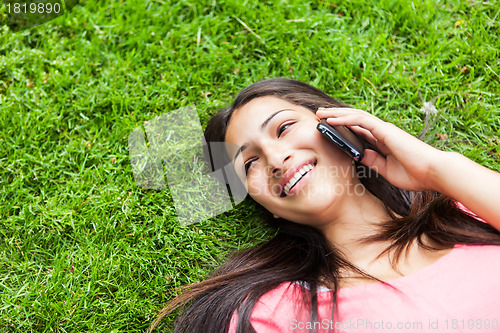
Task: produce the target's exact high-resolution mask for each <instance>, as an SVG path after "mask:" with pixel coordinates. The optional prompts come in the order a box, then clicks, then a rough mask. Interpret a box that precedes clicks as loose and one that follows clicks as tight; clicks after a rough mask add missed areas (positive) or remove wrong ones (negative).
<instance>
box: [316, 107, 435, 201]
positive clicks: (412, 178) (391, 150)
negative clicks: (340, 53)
mask: <svg viewBox="0 0 500 333" xmlns="http://www.w3.org/2000/svg"><path fill="white" fill-rule="evenodd" d="M316 115H317V116H318V117H319V118H327V122H328V123H329V124H330V125H334V126H335V125H345V126H347V127H349V128H350V129H351V130H352V131H353V132H355V133H356V134H358V135H359V136H361V137H362V138H364V139H365V140H366V141H368V142H370V143H371V144H372V145H374V146H375V147H377V149H378V150H379V151H380V152H381V153H382V154H383V155H381V154H379V153H377V152H376V151H374V150H371V149H365V152H364V157H363V160H362V161H361V163H363V164H365V165H367V166H369V167H370V168H372V169H374V170H376V171H377V172H378V173H379V174H381V175H382V176H383V177H384V178H385V179H387V180H388V181H389V182H391V183H392V184H393V185H395V186H397V187H400V188H402V189H405V190H410V191H422V190H437V186H436V184H433V179H434V175H435V173H436V171H437V169H438V168H439V167H440V165H439V161H440V160H441V159H442V158H443V157H444V154H445V152H443V151H440V150H438V149H436V148H434V147H432V146H429V145H428V144H426V143H425V142H422V141H420V140H419V139H417V138H415V137H413V136H412V135H410V134H408V133H406V132H405V131H403V130H401V129H400V128H398V127H397V126H395V125H393V124H391V123H388V122H385V121H383V120H381V119H379V118H377V117H375V116H373V115H371V114H369V113H367V112H365V111H362V110H358V109H351V108H329V109H323V108H320V109H318V112H317V113H316Z"/></svg>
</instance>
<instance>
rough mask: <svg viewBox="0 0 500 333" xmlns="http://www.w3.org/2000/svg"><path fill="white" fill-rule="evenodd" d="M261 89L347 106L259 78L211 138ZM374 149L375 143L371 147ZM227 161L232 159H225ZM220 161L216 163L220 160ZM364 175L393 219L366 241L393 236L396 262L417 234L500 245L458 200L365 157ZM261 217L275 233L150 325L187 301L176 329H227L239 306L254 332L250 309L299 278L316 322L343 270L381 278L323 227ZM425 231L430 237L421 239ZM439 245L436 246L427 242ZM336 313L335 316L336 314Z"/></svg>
mask: <svg viewBox="0 0 500 333" xmlns="http://www.w3.org/2000/svg"><path fill="white" fill-rule="evenodd" d="M262 96H276V97H278V98H281V99H283V100H286V101H288V102H290V103H293V104H296V105H301V106H304V107H306V108H308V109H310V110H311V111H312V112H315V111H316V110H317V109H318V108H319V107H347V105H346V104H344V103H342V102H340V101H337V100H335V99H333V98H332V97H330V96H328V95H327V94H325V93H324V92H322V91H321V90H318V89H316V88H314V87H312V86H310V85H308V84H305V83H303V82H300V81H295V80H290V79H284V78H276V79H268V80H263V81H259V82H257V83H254V84H252V85H250V86H248V87H246V88H245V89H243V90H242V91H241V92H240V93H239V94H238V95H237V97H236V99H235V101H234V102H233V104H232V105H231V106H230V107H228V108H226V109H223V110H222V111H220V112H219V113H217V114H216V115H214V116H213V117H212V118H211V120H210V121H209V124H208V126H207V128H206V130H205V137H206V140H207V142H214V141H215V142H222V141H224V140H225V135H226V131H227V127H228V124H229V120H230V119H231V116H232V114H233V112H234V111H235V110H237V109H238V108H240V107H242V106H243V105H245V104H246V103H248V102H249V101H251V100H253V99H254V98H257V97H262ZM371 148H372V149H373V147H371ZM220 163H221V165H225V164H226V163H227V162H226V161H220ZM214 167H215V168H217V167H218V166H214ZM356 171H357V173H358V175H362V176H359V178H360V181H361V182H362V183H363V185H364V186H365V187H366V189H367V190H369V191H370V192H371V193H372V194H374V195H375V196H376V197H377V198H379V199H380V200H381V201H382V202H383V203H384V206H385V209H386V211H387V213H388V214H389V216H390V217H391V219H392V220H390V221H387V222H386V223H384V224H383V225H382V226H381V228H380V230H379V233H378V234H376V235H375V236H370V237H369V238H366V239H364V240H365V241H389V242H390V245H389V246H388V247H387V248H386V249H385V250H384V252H383V253H382V254H381V256H382V255H383V254H384V253H387V252H388V251H390V250H394V256H393V258H392V259H393V260H392V261H391V263H392V265H393V266H394V267H396V263H397V260H398V258H399V257H400V255H401V254H402V253H403V252H404V251H405V249H406V248H408V246H409V245H410V244H411V243H412V242H413V241H414V240H417V242H418V244H419V245H420V246H422V247H423V248H425V249H428V250H440V249H447V248H452V247H453V246H454V245H455V244H498V245H500V232H499V231H498V230H496V229H495V228H493V227H491V226H490V225H489V224H487V223H483V222H481V221H479V220H478V219H476V218H475V217H474V216H473V215H472V214H469V213H466V212H465V211H464V210H463V209H461V208H459V207H458V206H457V204H456V202H455V201H453V200H452V199H451V198H449V197H447V196H444V195H442V194H440V193H437V192H433V191H423V192H412V191H406V190H402V189H400V188H398V187H396V186H394V185H392V184H391V183H389V182H388V181H387V180H385V179H384V178H383V177H382V176H380V175H378V174H377V173H375V172H374V171H373V170H370V169H369V168H368V167H366V166H365V165H363V164H361V163H356ZM262 214H263V219H264V220H265V221H267V223H268V224H269V225H270V226H271V227H272V228H275V229H277V230H278V231H277V234H276V236H275V237H274V238H272V239H271V240H269V241H266V242H264V243H262V244H260V245H257V246H255V247H252V248H250V249H247V250H244V251H242V252H239V253H236V254H234V255H233V256H231V257H230V258H229V259H228V260H227V261H226V263H225V264H224V265H223V266H222V267H220V268H219V269H217V270H216V271H215V272H213V273H212V275H211V276H210V277H209V279H207V280H206V281H203V282H200V283H196V284H193V285H190V286H187V287H185V288H184V291H183V293H181V294H180V295H179V296H177V297H176V298H174V299H173V300H172V301H171V302H170V303H169V304H167V306H166V307H165V308H164V309H163V310H162V311H161V312H160V314H159V316H158V318H157V320H156V321H155V322H154V323H152V325H151V327H150V329H151V330H152V329H154V328H155V327H157V326H158V324H159V322H160V320H161V319H162V318H163V317H165V316H166V315H168V314H169V313H171V312H172V311H174V310H176V309H177V308H179V307H182V306H185V307H186V309H185V311H184V312H183V314H182V315H181V316H180V317H178V319H177V322H176V326H175V328H174V332H175V333H178V332H189V333H191V332H207V333H212V332H226V331H227V329H228V327H229V323H230V320H231V317H232V316H233V313H235V311H237V313H238V325H237V332H238V333H247V332H255V330H254V329H253V328H252V326H251V325H250V314H251V312H252V309H253V308H254V306H255V304H256V302H257V301H258V300H259V298H260V297H261V296H263V295H264V294H265V293H266V292H268V291H270V290H272V289H274V288H276V287H277V286H279V285H280V284H282V283H285V282H294V281H300V282H301V284H299V285H300V286H302V287H301V290H302V298H301V299H302V303H303V304H300V306H302V307H303V308H305V309H308V310H309V311H310V320H311V321H312V322H314V321H318V300H317V291H316V290H317V288H318V287H319V286H325V287H328V288H329V289H330V290H331V293H332V299H333V302H332V304H331V313H332V317H333V316H334V315H335V313H336V311H337V310H338V307H337V306H336V305H337V304H336V303H337V290H338V289H339V288H338V287H339V281H340V280H341V279H342V274H343V273H345V272H346V271H350V272H353V273H355V274H357V276H359V277H361V278H370V279H374V280H377V279H376V278H374V277H372V276H370V275H368V274H366V273H365V272H363V271H361V270H359V269H358V268H357V267H355V266H354V265H352V264H351V263H350V262H349V261H348V260H347V259H346V258H345V257H344V256H343V255H342V253H341V252H340V251H338V250H337V249H336V248H335V246H334V245H333V244H331V243H330V242H328V240H327V239H326V238H325V236H324V235H323V234H322V233H321V232H320V231H319V230H317V229H315V228H313V227H310V226H306V225H301V224H297V223H293V222H290V221H287V220H284V219H274V218H273V217H272V216H271V214H270V213H269V212H267V211H266V210H264V209H263V208H262ZM423 237H426V238H427V239H428V240H429V241H430V243H426V242H424V241H423ZM431 243H432V244H436V245H435V246H430V245H429V244H431ZM304 286H307V288H305V287H304ZM331 319H333V318H331Z"/></svg>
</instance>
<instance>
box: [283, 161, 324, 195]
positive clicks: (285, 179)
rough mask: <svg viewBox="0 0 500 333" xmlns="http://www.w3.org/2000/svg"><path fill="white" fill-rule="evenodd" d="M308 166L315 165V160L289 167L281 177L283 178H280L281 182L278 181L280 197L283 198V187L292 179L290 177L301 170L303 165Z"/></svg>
mask: <svg viewBox="0 0 500 333" xmlns="http://www.w3.org/2000/svg"><path fill="white" fill-rule="evenodd" d="M308 164H313V165H314V164H316V162H315V160H307V161H305V162H302V163H300V164H297V165H295V166H293V167H290V168H289V169H288V170H287V171H286V172H285V174H284V175H283V177H281V180H280V183H279V184H280V196H284V194H285V185H286V183H288V181H289V180H290V179H292V177H293V176H294V175H295V174H296V173H297V171H299V170H300V169H302V167H303V166H304V165H308Z"/></svg>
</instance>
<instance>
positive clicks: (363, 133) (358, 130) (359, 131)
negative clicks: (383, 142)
mask: <svg viewBox="0 0 500 333" xmlns="http://www.w3.org/2000/svg"><path fill="white" fill-rule="evenodd" d="M346 127H347V128H349V129H350V130H351V131H353V132H354V134H356V135H358V136H360V137H361V138H363V139H365V140H366V141H367V142H369V143H370V144H372V145H374V146H375V145H376V143H377V139H376V138H375V137H374V136H373V134H372V133H371V132H370V131H369V130H367V129H364V128H363V127H360V126H346Z"/></svg>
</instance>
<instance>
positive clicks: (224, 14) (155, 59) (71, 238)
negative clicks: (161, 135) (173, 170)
mask: <svg viewBox="0 0 500 333" xmlns="http://www.w3.org/2000/svg"><path fill="white" fill-rule="evenodd" d="M2 12H3V14H1V15H2V18H0V22H6V16H5V15H6V14H5V10H0V13H2ZM499 28H500V2H498V1H490V2H480V1H458V0H450V1H430V0H417V1H413V2H404V1H394V0H393V1H376V0H371V1H362V0H352V1H332V2H329V1H314V2H312V3H310V4H305V1H277V0H276V1H265V2H264V1H259V2H257V1H236V0H227V1H191V2H190V1H185V0H184V1H172V2H169V1H162V0H155V1H133V0H131V1H83V2H82V3H81V5H78V6H76V7H75V8H73V10H72V11H71V12H70V13H69V14H68V15H65V16H63V17H59V18H57V19H55V20H54V21H51V22H49V23H46V24H44V25H41V26H38V27H35V28H32V29H31V30H24V31H20V32H15V33H14V32H12V31H10V30H9V28H8V27H7V26H3V27H0V30H1V31H0V32H1V34H0V332H142V331H145V329H146V328H147V326H148V325H149V323H150V322H151V321H152V320H153V319H154V318H155V315H156V312H157V311H158V310H159V309H160V308H161V307H162V306H163V305H164V304H165V303H166V302H167V301H168V300H169V299H171V297H172V296H173V295H174V292H173V289H174V288H175V287H179V286H182V285H185V284H187V283H191V282H195V281H200V280H202V279H203V278H204V277H205V276H206V275H207V274H208V272H210V271H211V270H212V269H213V268H214V267H216V266H217V263H218V262H219V260H220V259H221V258H224V256H225V255H226V254H227V253H228V252H230V251H233V250H235V249H242V248H245V247H248V246H251V245H252V244H256V243H257V242H259V241H261V240H263V239H266V238H267V237H269V236H270V234H271V232H270V231H268V230H267V229H266V228H264V227H262V226H261V222H260V221H259V218H258V216H257V215H256V214H255V210H254V209H253V208H252V206H250V205H248V204H243V206H242V207H241V208H240V209H237V210H233V211H230V212H226V213H224V214H222V215H220V216H218V217H216V218H212V219H211V220H209V221H204V222H201V223H198V224H194V225H191V226H188V227H185V228H181V227H180V226H179V225H178V221H177V218H176V215H175V209H174V208H173V203H172V198H171V196H170V193H169V192H168V190H161V191H160V190H158V191H155V190H146V189H141V188H139V187H138V186H137V185H136V184H135V183H134V178H133V174H132V169H131V166H130V160H129V156H128V147H127V144H128V143H127V138H128V135H129V134H130V133H131V132H132V131H133V130H134V129H135V128H136V127H138V126H141V124H142V122H143V121H146V120H150V119H152V118H154V117H156V116H158V115H161V114H163V113H165V112H167V111H170V110H174V109H177V108H179V107H183V106H188V105H196V106H197V110H198V113H199V116H200V119H201V121H202V123H203V124H205V123H206V121H207V120H208V118H209V116H210V115H212V114H213V113H215V112H216V111H217V110H218V109H219V108H220V107H223V106H225V105H226V104H228V103H229V102H230V101H231V99H232V97H233V96H234V95H235V94H236V92H237V91H238V90H239V89H241V88H243V87H244V86H246V85H248V84H250V83H252V82H255V81H257V80H260V79H263V78H269V77H278V76H284V77H289V78H295V79H299V80H302V81H305V82H308V83H312V84H313V85H315V86H317V87H319V88H321V89H323V90H325V91H327V92H328V93H330V94H331V95H333V96H335V97H337V98H339V99H342V100H344V101H346V102H348V103H350V104H352V105H354V106H356V107H358V108H362V109H365V110H368V111H370V112H372V113H374V114H375V115H377V116H379V117H381V118H383V119H385V120H388V121H391V122H394V123H396V124H397V125H398V126H400V127H401V128H403V129H404V130H406V131H408V132H410V133H412V134H414V135H418V134H420V132H421V131H422V129H423V125H424V122H423V119H424V118H423V114H422V113H420V111H419V110H420V108H421V106H422V101H421V100H420V98H419V94H418V92H419V91H420V92H421V94H422V96H423V98H424V99H425V100H426V101H429V100H430V99H431V98H432V97H434V96H436V95H439V94H443V93H449V94H448V95H445V96H442V97H441V98H439V99H438V101H437V102H436V107H437V109H438V110H439V113H438V115H437V116H436V118H435V121H434V123H433V127H432V128H431V129H430V131H429V133H428V135H427V136H426V138H425V141H426V142H428V143H430V144H432V145H434V146H436V147H438V148H440V149H444V150H454V151H458V152H460V153H462V154H464V155H466V156H468V157H469V158H471V159H473V160H475V161H477V162H479V163H481V164H483V165H485V166H488V167H490V168H492V169H494V170H497V171H499V170H500V167H499V161H500V155H499V154H500V141H499V137H500V135H499V133H500V110H499V105H500V60H499V59H500V52H499V49H500V29H499ZM439 134H441V138H442V139H440V137H439ZM443 135H446V137H444V136H443Z"/></svg>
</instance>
